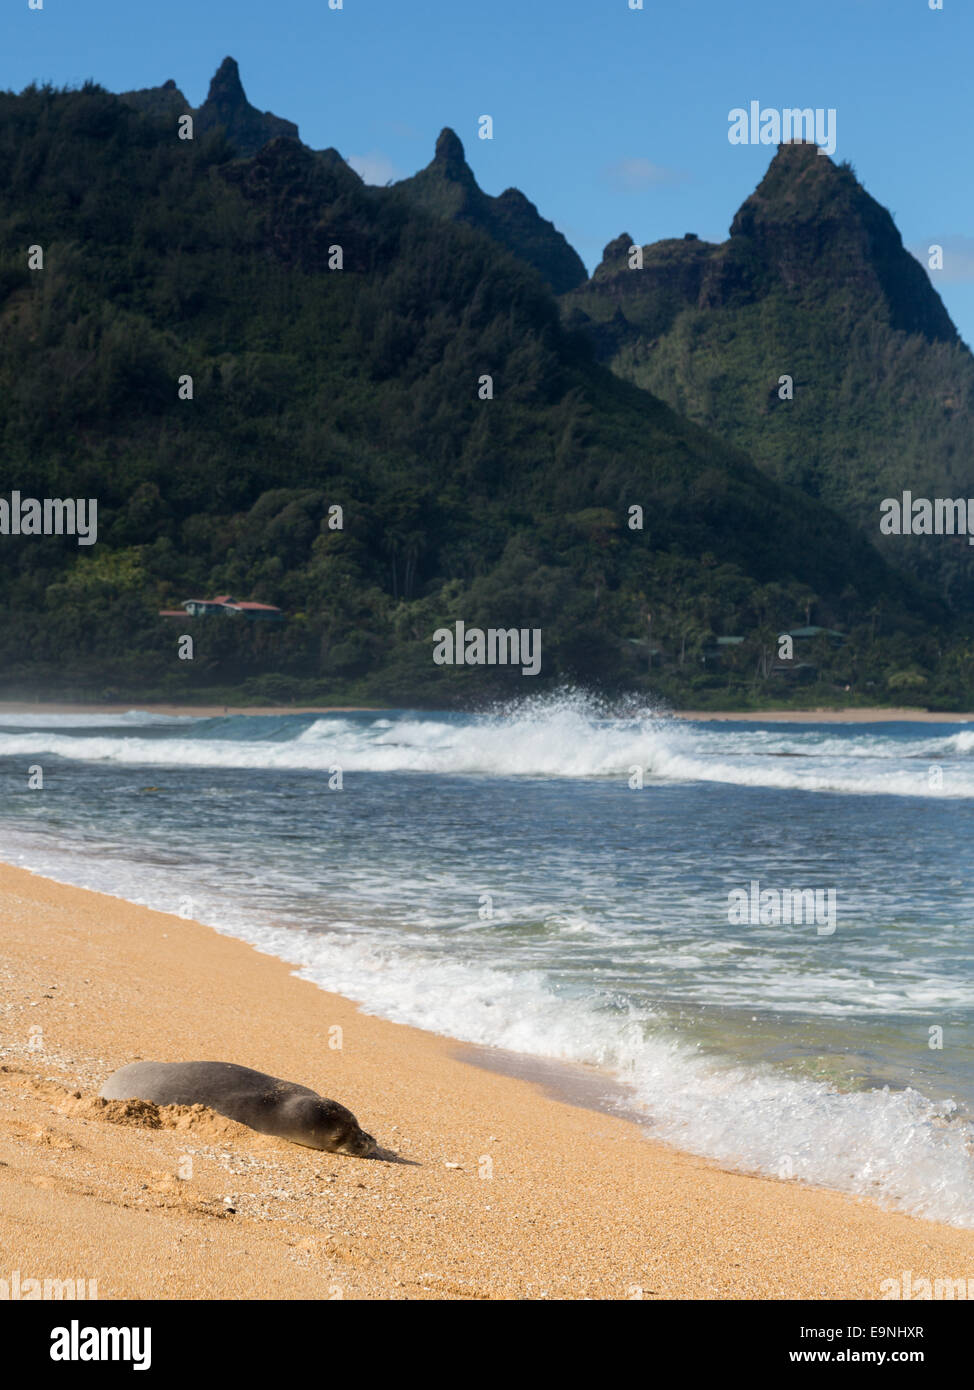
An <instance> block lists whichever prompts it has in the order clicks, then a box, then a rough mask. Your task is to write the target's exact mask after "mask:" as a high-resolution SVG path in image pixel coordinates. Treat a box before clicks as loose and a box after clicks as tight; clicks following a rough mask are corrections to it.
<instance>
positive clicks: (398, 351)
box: [0, 86, 937, 703]
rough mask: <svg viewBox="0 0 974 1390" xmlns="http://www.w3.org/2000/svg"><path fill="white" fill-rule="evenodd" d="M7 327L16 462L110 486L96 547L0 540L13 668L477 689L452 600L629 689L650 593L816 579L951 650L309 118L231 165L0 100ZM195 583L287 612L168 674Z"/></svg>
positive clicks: (760, 599)
mask: <svg viewBox="0 0 974 1390" xmlns="http://www.w3.org/2000/svg"><path fill="white" fill-rule="evenodd" d="M457 153H458V152H457V150H456V149H455V148H452V149H451V148H450V145H449V144H447V145H446V148H445V149H444V150H443V151H442V154H443V159H444V162H451V161H452V163H453V165H454V169H455V172H456V173H457V174H458V175H460V176H461V177H462V169H460V167H459V163H458V162H457V160H456V158H455V157H456V155H457ZM38 225H41V226H42V227H43V228H44V240H45V246H46V248H48V250H47V255H46V258H45V265H44V269H43V272H32V271H31V270H30V269H29V268H28V266H27V263H26V258H25V256H24V254H23V248H24V247H25V246H26V245H29V244H30V243H31V240H32V239H33V238H35V237H37V235H38V233H37V230H36V229H37V226H38ZM336 247H340V248H341V249H342V252H343V261H342V268H341V269H336V268H335V260H334V257H335V248H336ZM0 328H2V332H0V440H2V443H3V448H4V455H5V457H6V459H7V461H8V465H9V476H10V477H11V478H14V479H16V486H17V487H18V488H19V489H20V491H21V493H22V494H23V495H24V496H34V497H64V496H83V497H95V498H97V499H98V505H99V513H98V519H99V533H98V543H97V545H96V546H94V547H92V548H91V551H90V552H89V551H87V550H79V548H78V546H77V545H76V544H74V543H73V542H72V541H71V540H70V539H67V540H66V538H64V537H51V538H47V537H41V538H37V539H36V540H35V541H34V542H33V543H32V544H29V545H24V544H16V545H14V544H13V543H12V542H11V543H10V544H5V546H4V547H3V548H2V550H0V558H2V564H0V606H2V607H3V611H4V613H5V622H4V624H3V625H2V627H0V672H3V673H5V675H4V679H6V680H8V681H11V680H15V679H24V680H26V679H35V678H37V677H38V676H39V675H42V676H43V678H44V679H48V678H49V679H50V680H51V681H54V682H57V681H58V680H59V679H60V675H59V673H60V672H61V671H62V670H63V669H66V668H68V667H70V670H71V672H72V673H73V674H72V678H73V679H80V678H84V676H85V672H90V673H91V679H92V680H93V681H97V682H98V683H99V689H101V688H104V686H105V685H110V684H112V683H113V682H117V683H118V686H119V687H120V688H128V689H131V688H132V686H133V685H135V684H137V685H138V686H139V688H140V689H142V690H144V689H145V687H146V684H147V683H152V682H154V681H158V682H160V683H163V684H165V686H166V689H169V688H170V686H173V683H174V682H175V683H176V684H177V685H179V686H180V688H182V686H183V685H187V686H192V685H193V683H194V682H195V683H196V684H203V683H205V682H206V681H210V682H218V681H223V680H234V681H236V680H241V679H244V678H246V677H248V676H254V677H255V678H256V676H257V675H258V674H260V673H262V672H263V673H266V672H274V673H277V674H278V675H282V676H287V677H288V678H289V679H291V678H293V679H294V680H305V679H312V680H320V681H322V682H327V683H330V684H329V688H334V687H335V684H336V683H341V682H345V683H346V684H347V683H349V682H364V683H365V684H363V685H361V687H360V688H361V690H362V691H363V693H364V691H365V690H366V689H369V690H371V691H373V692H374V693H375V694H376V695H378V696H380V697H381V698H383V699H386V698H396V699H428V700H433V701H434V702H441V703H442V702H443V701H449V700H450V699H453V698H460V696H461V693H462V692H468V694H467V698H473V697H474V696H473V692H474V691H475V692H476V694H477V697H479V696H481V695H482V694H483V692H484V689H485V687H484V684H483V680H482V672H480V671H479V669H478V670H475V671H473V673H472V674H471V673H470V672H467V671H465V670H464V669H463V668H457V669H456V670H455V671H454V670H453V669H452V668H449V669H448V668H438V667H434V665H433V663H432V660H431V646H430V635H431V634H432V632H433V631H434V630H435V629H436V628H437V627H440V626H442V625H445V624H449V623H451V622H453V621H455V620H457V619H462V620H464V621H465V622H467V623H468V624H471V625H479V626H481V627H503V628H510V627H531V628H533V627H542V628H543V630H544V642H545V658H544V660H545V667H544V673H545V674H544V679H545V680H546V681H548V680H551V681H554V680H556V679H576V680H581V681H583V682H590V683H597V684H599V685H601V686H603V687H605V686H609V687H612V686H615V687H619V686H623V685H625V684H627V683H628V682H631V681H633V680H636V681H637V682H638V681H639V680H643V681H646V680H648V679H649V677H648V675H647V660H648V658H647V651H648V642H647V639H646V633H647V621H648V618H647V615H648V614H649V613H651V614H652V621H653V628H652V631H653V638H654V641H659V642H662V643H663V644H664V646H666V647H667V648H668V649H669V650H675V651H677V652H678V653H679V652H682V651H683V648H684V646H686V647H688V649H689V648H692V644H693V642H695V641H698V640H699V641H700V642H703V641H704V640H705V638H706V634H707V633H709V632H711V631H713V630H716V631H718V632H721V631H730V632H738V631H752V632H753V631H755V630H758V629H759V628H762V625H765V624H768V625H772V626H773V629H774V630H778V629H779V625H783V626H785V627H787V626H790V625H793V624H794V622H795V621H796V620H798V619H799V618H800V616H801V615H802V613H803V611H804V609H805V606H806V602H807V601H810V599H813V601H814V605H815V616H816V618H818V620H819V621H820V622H823V623H825V624H827V625H830V626H841V627H843V628H844V629H846V630H848V629H849V628H850V627H853V626H854V625H855V624H856V623H860V624H862V625H863V630H864V631H866V630H867V629H868V624H869V620H868V618H867V616H866V615H868V614H869V613H870V612H871V610H872V609H873V608H874V607H875V605H876V604H877V603H878V602H880V601H882V602H883V603H884V605H885V609H884V612H885V615H886V621H887V622H888V623H889V625H890V629H896V630H897V631H903V632H906V631H908V632H910V633H911V634H912V633H916V632H917V631H919V632H921V633H922V634H928V637H924V638H923V640H929V641H930V642H933V640H934V638H933V637H932V636H929V633H930V632H931V631H932V628H931V626H930V622H929V620H930V618H931V616H933V617H934V618H935V617H936V612H937V610H936V608H935V607H934V606H931V605H930V604H928V603H927V602H926V601H925V600H924V598H923V597H922V596H921V595H919V594H918V593H917V591H916V590H914V589H912V588H911V587H910V586H909V585H908V584H906V583H905V582H902V581H900V580H899V579H898V578H897V577H896V576H895V575H893V574H891V572H890V571H889V569H888V567H887V566H885V565H884V564H883V562H882V561H881V560H880V558H879V557H878V555H877V554H876V552H875V551H874V550H873V549H872V548H871V547H870V546H869V545H867V544H866V543H865V542H864V541H863V540H862V539H861V538H859V537H858V536H857V535H856V534H855V532H854V531H853V530H852V529H851V528H850V527H848V525H847V524H846V522H845V521H844V520H843V519H842V518H840V517H837V516H836V515H834V514H833V513H832V512H830V511H829V510H828V509H827V508H826V507H824V506H822V505H821V504H820V503H817V502H815V501H813V500H810V499H808V498H805V497H802V496H800V495H798V494H796V493H793V492H791V491H789V490H786V489H783V488H782V487H780V486H779V485H778V484H777V483H775V482H774V481H772V480H771V479H770V478H768V477H766V476H764V475H763V474H762V473H760V472H759V471H758V470H757V469H755V468H754V467H753V466H752V465H751V463H750V462H749V461H748V460H747V458H746V457H745V456H744V455H743V454H742V453H740V452H739V451H737V450H735V449H733V448H730V447H728V446H727V445H725V444H724V443H722V442H721V441H720V440H719V439H717V438H715V437H713V436H712V435H708V434H707V433H705V432H704V431H702V430H700V429H698V428H697V427H696V426H694V425H692V424H688V423H687V422H686V421H685V420H683V419H680V418H679V417H678V416H677V415H676V414H674V413H673V412H672V411H671V410H670V409H669V407H667V406H666V405H664V404H663V403H662V402H660V401H659V400H658V399H656V398H655V397H653V396H651V395H650V394H649V393H648V392H645V391H639V390H637V389H635V388H634V387H633V386H632V385H630V384H628V383H626V382H624V381H620V380H619V379H618V378H617V377H616V376H614V375H613V374H612V373H611V372H609V371H607V370H606V369H605V368H603V367H601V366H599V365H598V364H597V363H596V362H595V361H594V360H593V357H592V353H591V349H590V346H589V345H588V343H587V342H586V341H585V340H584V338H582V337H580V336H579V335H575V334H571V333H568V332H565V331H564V329H563V328H562V327H561V325H560V323H559V314H558V304H557V301H556V300H555V299H554V297H553V296H552V295H551V294H550V292H549V291H548V290H547V289H546V287H545V286H544V285H543V284H542V283H541V281H540V279H539V277H538V275H537V274H536V273H534V272H533V271H532V270H530V269H529V268H528V267H526V266H524V265H522V264H520V263H519V262H518V260H517V259H516V258H515V257H514V256H512V255H511V254H509V252H508V251H507V250H505V249H504V248H503V247H501V246H498V245H497V244H496V243H495V242H494V241H493V240H492V239H491V237H489V236H486V235H484V234H483V232H482V231H479V230H477V229H476V228H474V227H470V226H467V225H462V224H458V223H457V222H455V221H453V220H452V219H450V218H448V217H442V216H433V215H431V214H430V213H429V212H426V211H424V210H423V209H422V208H420V207H417V206H416V205H415V203H414V202H412V201H411V200H410V199H409V198H408V197H405V196H403V194H402V193H401V192H397V191H396V190H394V189H379V188H370V187H368V186H366V185H365V184H363V183H362V181H361V180H360V179H359V178H358V177H357V176H356V175H355V174H354V173H353V172H352V171H351V170H350V169H349V168H348V167H347V166H346V165H345V164H344V162H343V161H342V160H340V159H339V158H337V157H336V156H334V155H332V156H330V157H328V156H326V155H323V154H316V153H314V152H312V151H311V150H308V149H307V148H305V147H304V146H303V145H302V144H300V142H298V141H297V140H295V139H293V138H277V139H274V140H271V141H270V142H269V143H267V144H265V145H264V146H263V147H262V148H261V150H260V151H259V152H258V153H257V154H256V155H255V156H253V157H251V158H233V157H231V153H230V151H229V150H228V147H227V145H226V143H225V142H223V141H214V140H193V141H185V142H181V141H178V140H175V139H173V138H172V131H171V129H167V128H166V126H165V125H164V124H162V123H160V122H158V121H156V120H149V119H148V118H147V117H144V116H142V115H140V114H139V113H138V111H137V110H134V109H133V108H132V107H131V106H130V105H127V104H124V103H122V102H121V101H119V100H118V99H117V98H115V97H113V96H111V95H110V94H108V93H106V92H104V91H102V90H101V89H99V88H96V87H93V86H92V87H89V88H86V89H84V90H82V91H79V92H73V93H54V94H51V93H47V92H44V91H36V90H29V91H28V92H26V93H24V94H22V95H21V96H13V95H10V94H0ZM185 376H190V377H191V378H192V382H193V395H192V398H191V399H190V398H186V397H185V395H183V396H181V395H180V392H179V390H178V389H177V387H178V384H179V383H180V381H181V380H184V379H185ZM485 378H487V379H489V380H490V383H491V388H492V391H491V394H490V395H489V397H488V396H487V395H485V394H484V392H483V389H482V388H483V383H484V380H485ZM38 382H43V383H44V389H43V391H39V390H38V388H37V383H38ZM336 504H337V505H340V506H341V507H342V508H343V513H344V524H343V527H342V529H340V530H336V529H333V528H332V527H331V526H330V525H329V515H330V514H329V508H330V507H332V506H333V505H336ZM634 507H635V508H637V509H641V515H642V517H643V518H644V522H643V525H642V527H641V528H634V527H633V526H631V524H630V522H631V518H632V509H633V508H634ZM10 539H11V538H8V541H9V540H10ZM208 593H235V594H238V595H242V596H245V597H247V598H250V599H254V600H257V601H260V602H265V603H272V604H277V605H279V606H280V607H282V608H283V609H285V610H286V612H287V613H288V615H289V621H288V622H287V623H286V624H282V625H280V626H279V627H278V628H277V629H276V631H275V632H273V633H271V632H266V631H263V630H261V631H257V630H256V629H255V628H252V627H251V626H249V625H248V627H247V628H245V629H243V630H240V629H238V628H237V627H236V626H235V625H234V624H226V625H216V626H214V627H211V628H209V629H207V638H206V642H205V643H201V645H200V648H199V650H198V655H197V658H196V659H195V660H194V661H193V662H192V663H186V666H191V667H192V671H189V670H186V671H183V670H182V669H177V670H175V671H174V659H173V655H172V653H173V647H172V632H171V629H167V628H166V627H165V624H164V623H161V622H160V619H159V618H158V609H159V608H161V607H162V608H164V607H171V606H172V604H173V603H177V602H179V601H180V600H181V599H184V598H187V597H190V596H193V595H198V594H202V595H206V594H208ZM864 640H866V639H864ZM904 640H906V639H905V638H904ZM910 641H911V642H912V641H913V639H912V637H911V639H910ZM915 645H916V644H915V643H913V645H911V647H910V650H911V653H912V652H913V651H914V649H915ZM688 661H689V658H688ZM175 664H176V665H177V666H178V663H175ZM688 669H690V668H689V667H688ZM697 669H699V662H698V663H697ZM506 676H507V672H506V671H505V670H504V669H502V668H497V674H496V679H497V680H498V682H502V681H504V680H505V679H506ZM491 679H494V676H491ZM512 679H513V677H512ZM517 679H518V681H519V680H520V676H518V677H517ZM653 684H654V686H655V684H656V683H655V679H654V680H653ZM51 688H52V689H53V688H55V687H54V686H52V687H51ZM173 688H175V686H173ZM356 688H359V687H356ZM505 688H506V687H505ZM518 688H519V690H520V691H522V692H523V686H519V687H518ZM657 688H658V687H657ZM275 690H276V691H277V693H278V694H279V693H280V690H279V689H278V687H275Z"/></svg>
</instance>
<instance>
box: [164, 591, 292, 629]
mask: <svg viewBox="0 0 974 1390" xmlns="http://www.w3.org/2000/svg"><path fill="white" fill-rule="evenodd" d="M211 613H225V614H227V615H228V616H229V617H231V618H235V617H239V616H240V615H243V617H245V618H251V619H262V620H263V621H265V622H275V623H279V622H283V621H284V613H283V611H282V610H281V609H280V608H275V607H274V605H273V604H272V603H251V602H249V601H244V600H240V599H235V598H234V597H233V595H232V594H220V595H218V596H217V597H216V598H187V599H184V600H183V605H182V607H181V608H160V609H159V617H160V618H185V617H186V615H187V614H188V615H189V616H190V617H191V618H206V617H209V615H210V614H211Z"/></svg>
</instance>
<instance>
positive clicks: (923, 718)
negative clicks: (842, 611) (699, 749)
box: [0, 700, 974, 724]
mask: <svg viewBox="0 0 974 1390" xmlns="http://www.w3.org/2000/svg"><path fill="white" fill-rule="evenodd" d="M395 708H398V706H391V705H212V704H211V705H186V704H156V703H152V702H149V703H142V704H139V703H138V702H133V701H131V700H130V701H128V702H127V703H126V702H116V703H113V704H77V703H75V704H72V703H70V702H66V701H59V700H44V701H36V702H33V703H32V702H30V701H25V700H0V721H2V719H3V716H4V715H5V714H17V715H21V714H41V715H43V714H128V713H130V712H131V711H133V710H135V711H138V712H139V713H143V714H162V715H167V716H170V717H186V718H194V719H212V718H222V717H223V716H227V717H228V718H229V717H232V716H234V715H238V714H247V715H254V714H266V715H269V716H271V717H274V718H279V717H280V716H282V715H286V714H381V713H388V712H389V711H390V710H391V709H395ZM424 712H425V713H429V714H437V713H456V712H457V711H455V710H450V711H447V710H435V709H430V710H428V711H424ZM661 717H663V718H668V719H689V720H695V721H699V722H704V721H707V720H737V721H741V722H746V723H751V724H762V723H782V724H785V723H786V724H887V723H894V722H895V723H913V724H969V723H971V722H974V713H959V714H944V713H942V712H940V711H936V710H920V709H908V708H890V707H886V706H875V707H870V708H859V707H856V708H852V709H805V710H796V709H771V710H685V709H678V710H665V711H661Z"/></svg>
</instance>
